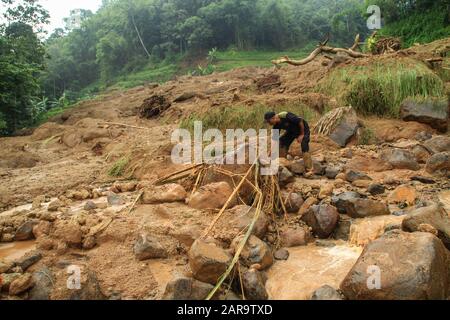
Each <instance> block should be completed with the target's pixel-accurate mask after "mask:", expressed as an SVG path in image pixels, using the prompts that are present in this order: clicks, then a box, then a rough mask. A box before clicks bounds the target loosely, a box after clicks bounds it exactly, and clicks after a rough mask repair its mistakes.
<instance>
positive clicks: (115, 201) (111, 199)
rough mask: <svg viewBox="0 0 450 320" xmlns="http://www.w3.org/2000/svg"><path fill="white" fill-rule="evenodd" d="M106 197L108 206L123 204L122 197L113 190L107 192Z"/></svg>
mask: <svg viewBox="0 0 450 320" xmlns="http://www.w3.org/2000/svg"><path fill="white" fill-rule="evenodd" d="M107 198H108V204H109V205H110V206H121V205H124V204H125V201H124V200H123V198H122V197H121V196H120V195H118V194H115V193H114V192H108V195H107Z"/></svg>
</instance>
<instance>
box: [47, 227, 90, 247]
mask: <svg viewBox="0 0 450 320" xmlns="http://www.w3.org/2000/svg"><path fill="white" fill-rule="evenodd" d="M54 236H55V238H57V239H60V240H62V241H64V242H65V243H67V245H69V246H72V247H78V246H81V243H82V242H83V233H82V231H81V227H80V225H79V224H78V223H77V222H75V221H64V220H60V221H57V222H55V232H54Z"/></svg>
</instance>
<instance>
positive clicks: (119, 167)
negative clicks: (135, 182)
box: [108, 157, 130, 177]
mask: <svg viewBox="0 0 450 320" xmlns="http://www.w3.org/2000/svg"><path fill="white" fill-rule="evenodd" d="M129 162H130V158H129V157H122V158H120V159H119V160H117V161H116V162H115V163H114V164H113V165H112V167H111V168H110V169H109V171H108V175H109V176H110V177H121V176H123V174H124V173H125V169H126V168H127V166H128V163H129Z"/></svg>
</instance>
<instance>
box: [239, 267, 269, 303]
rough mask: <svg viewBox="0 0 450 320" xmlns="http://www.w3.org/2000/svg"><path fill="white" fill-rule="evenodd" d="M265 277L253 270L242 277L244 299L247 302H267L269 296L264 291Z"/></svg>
mask: <svg viewBox="0 0 450 320" xmlns="http://www.w3.org/2000/svg"><path fill="white" fill-rule="evenodd" d="M266 281H267V279H266V278H265V276H264V275H263V274H262V273H261V272H259V271H257V270H254V269H250V270H248V271H246V272H244V274H243V275H242V284H243V287H244V293H245V298H246V299H247V300H267V299H268V298H269V295H268V294H267V291H266Z"/></svg>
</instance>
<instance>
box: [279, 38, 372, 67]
mask: <svg viewBox="0 0 450 320" xmlns="http://www.w3.org/2000/svg"><path fill="white" fill-rule="evenodd" d="M359 41H360V36H359V34H358V35H357V36H356V38H355V42H354V44H353V46H351V47H350V48H349V49H345V48H334V47H330V46H327V43H328V39H326V40H325V41H324V42H322V43H320V44H319V45H318V47H317V48H316V49H315V50H314V51H313V52H311V54H310V55H309V56H308V57H306V58H305V59H302V60H292V59H290V58H289V57H287V56H285V57H282V58H279V59H277V60H272V64H274V65H275V66H278V65H280V64H282V63H287V64H290V65H293V66H302V65H305V64H308V63H310V62H311V61H313V60H314V59H315V58H316V57H317V56H318V55H320V54H321V53H331V54H338V53H346V54H347V55H348V56H350V57H352V58H366V57H369V55H368V54H365V53H362V52H358V51H355V50H356V49H357V48H358V46H359Z"/></svg>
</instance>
